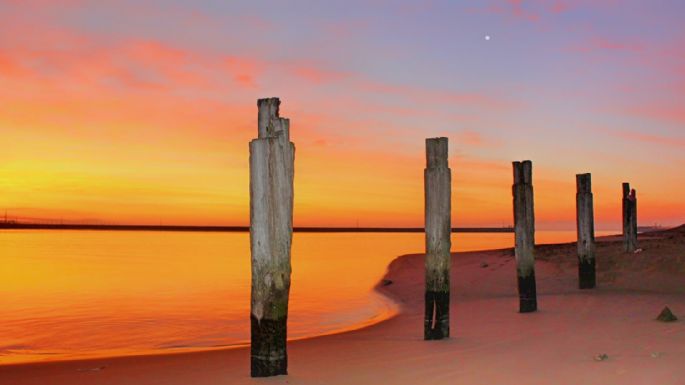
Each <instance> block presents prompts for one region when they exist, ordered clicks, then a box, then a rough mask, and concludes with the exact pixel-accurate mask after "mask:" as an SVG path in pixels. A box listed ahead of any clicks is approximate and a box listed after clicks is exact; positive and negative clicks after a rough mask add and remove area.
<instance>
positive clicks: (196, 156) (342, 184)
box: [0, 0, 685, 229]
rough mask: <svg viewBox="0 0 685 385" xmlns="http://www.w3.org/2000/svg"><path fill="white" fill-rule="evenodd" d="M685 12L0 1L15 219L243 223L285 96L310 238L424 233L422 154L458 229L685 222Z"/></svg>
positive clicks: (2, 132)
mask: <svg viewBox="0 0 685 385" xmlns="http://www.w3.org/2000/svg"><path fill="white" fill-rule="evenodd" d="M683 15H685V2H683V1H680V0H670V1H667V0H655V1H635V0H625V1H618V0H484V1H425V2H418V1H411V2H405V1H385V0H374V1H369V0H366V1H361V0H347V1H339V2H336V1H326V2H322V1H288V2H284V1H270V2H267V1H240V0H232V1H222V0H198V1H192V2H190V1H174V0H166V1H160V0H149V1H144V2H141V1H129V0H117V1H113V0H100V1H88V0H54V1H48V0H21V1H20V0H0V138H1V139H2V141H1V142H0V143H2V149H1V150H0V210H7V212H8V215H9V216H10V217H19V218H51V219H57V218H59V219H60V220H64V221H71V222H82V221H92V222H101V223H120V224H123V223H137V224H158V223H162V224H189V225H247V224H248V223H249V174H248V167H249V165H248V159H249V152H248V143H249V141H250V140H251V139H253V138H255V137H256V136H257V122H256V119H257V106H256V100H257V99H258V98H263V97H280V98H281V101H282V103H281V116H283V117H288V118H290V119H291V139H292V141H293V142H294V143H295V146H296V159H295V162H296V164H295V210H294V211H295V213H294V223H295V225H296V226H422V225H423V203H424V202H423V169H424V167H425V138H429V137H438V136H445V137H448V138H449V146H450V159H449V162H450V167H451V170H452V181H453V183H452V207H453V212H452V218H453V220H452V223H453V225H455V226H503V225H510V224H511V223H512V221H513V219H512V198H511V184H512V169H511V167H512V166H511V162H512V161H514V160H524V159H530V160H532V161H533V181H534V188H535V204H536V224H537V228H538V229H573V228H574V226H575V175H576V174H577V173H584V172H591V173H592V178H593V191H594V199H595V215H596V221H597V225H596V227H597V228H598V229H618V228H620V218H621V209H620V205H621V182H624V181H626V182H630V183H631V185H632V186H633V187H635V188H636V189H637V195H638V210H639V214H638V218H639V221H640V225H652V224H655V223H658V224H662V225H677V224H681V223H683V222H685V201H684V200H683V199H682V193H681V192H682V191H683V190H685V174H683V172H682V170H684V169H685V155H684V151H683V150H685V24H684V23H682V17H683Z"/></svg>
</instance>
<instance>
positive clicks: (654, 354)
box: [650, 352, 661, 358]
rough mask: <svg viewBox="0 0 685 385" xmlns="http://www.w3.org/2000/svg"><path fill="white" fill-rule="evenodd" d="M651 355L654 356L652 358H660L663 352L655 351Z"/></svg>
mask: <svg viewBox="0 0 685 385" xmlns="http://www.w3.org/2000/svg"><path fill="white" fill-rule="evenodd" d="M650 356H652V358H659V357H661V352H653V353H652V354H650Z"/></svg>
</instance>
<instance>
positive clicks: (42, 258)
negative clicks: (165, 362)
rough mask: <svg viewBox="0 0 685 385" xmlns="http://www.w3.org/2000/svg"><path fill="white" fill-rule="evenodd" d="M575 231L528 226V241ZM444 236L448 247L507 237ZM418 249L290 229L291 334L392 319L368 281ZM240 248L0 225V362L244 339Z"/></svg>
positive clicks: (413, 236)
mask: <svg viewBox="0 0 685 385" xmlns="http://www.w3.org/2000/svg"><path fill="white" fill-rule="evenodd" d="M606 233H607V232H605V233H602V232H598V234H597V235H602V234H606ZM575 236H576V235H575V231H538V232H537V233H536V241H537V243H555V242H563V241H573V240H575ZM452 237H453V238H452V244H453V251H467V250H482V249H492V248H504V247H512V246H513V242H514V239H513V238H514V237H513V234H511V233H457V234H453V236H452ZM423 247H424V236H423V234H422V233H295V234H294V238H293V250H292V269H293V272H292V287H291V294H290V310H289V320H288V334H289V338H306V337H312V336H317V335H323V334H329V333H335V332H340V331H345V330H351V329H356V328H360V327H363V326H366V325H369V324H373V323H376V322H379V321H381V320H383V319H386V318H388V317H390V316H392V315H393V314H395V313H396V311H397V307H396V305H395V304H394V303H393V302H392V301H390V300H389V299H387V298H385V297H383V296H381V295H379V294H377V293H376V292H375V291H373V287H374V285H376V283H377V282H378V281H379V279H380V278H381V277H382V276H383V274H384V273H385V270H386V268H387V266H388V264H389V263H390V261H392V260H393V259H394V258H396V257H397V256H399V255H402V254H408V253H417V252H422V251H423ZM249 250H250V241H249V233H240V232H236V233H200V232H153V231H150V232H147V231H64V230H62V231H59V230H58V231H55V230H35V231H33V230H8V231H0V364H9V363H19V362H34V361H46V360H64V359H76V358H86V357H102V356H118V355H131V354H155V353H164V352H176V351H187V350H198V349H212V348H222V347H229V346H241V345H245V344H247V343H248V342H249V332H250V331H249V327H250V322H249V301H250V253H249ZM512 274H514V273H513V272H512Z"/></svg>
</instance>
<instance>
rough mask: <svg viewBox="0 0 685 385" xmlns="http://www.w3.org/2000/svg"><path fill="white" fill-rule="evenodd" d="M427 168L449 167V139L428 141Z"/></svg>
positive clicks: (431, 139)
mask: <svg viewBox="0 0 685 385" xmlns="http://www.w3.org/2000/svg"><path fill="white" fill-rule="evenodd" d="M426 167H427V168H436V167H449V166H448V164H447V138H428V139H426Z"/></svg>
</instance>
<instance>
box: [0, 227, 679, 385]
mask: <svg viewBox="0 0 685 385" xmlns="http://www.w3.org/2000/svg"><path fill="white" fill-rule="evenodd" d="M641 247H642V248H643V249H644V251H642V252H640V253H637V254H625V253H623V252H622V251H621V244H620V242H619V241H616V240H613V239H606V240H604V241H603V242H601V243H600V244H599V245H598V288H597V289H595V290H585V291H580V290H577V289H576V286H577V281H576V265H575V245H574V244H565V245H551V246H542V247H538V248H537V256H538V260H537V262H536V275H537V278H538V295H539V298H538V301H539V307H540V311H539V312H537V313H529V314H519V313H517V309H518V299H517V295H516V286H515V279H516V277H515V263H514V260H513V256H512V251H511V250H494V251H485V252H470V253H457V254H453V255H452V258H453V270H452V283H453V285H452V293H453V295H452V305H451V311H452V312H451V317H452V324H451V328H452V330H451V331H452V338H450V339H448V340H444V341H431V342H425V341H423V340H422V336H423V320H422V315H423V314H422V312H423V258H422V255H405V256H402V257H399V258H398V259H396V260H395V261H393V262H392V264H391V265H390V266H389V267H388V272H387V274H386V276H385V277H384V279H389V280H392V282H393V283H392V284H391V285H388V286H381V285H379V287H378V288H377V290H379V291H381V292H382V293H384V294H385V295H388V296H390V297H391V298H393V299H394V300H396V301H397V302H398V303H399V304H400V305H401V309H402V310H401V312H400V314H399V315H398V316H396V317H394V318H392V319H390V320H387V321H385V322H382V323H380V324H377V325H374V326H371V327H368V328H365V329H361V330H357V331H352V332H347V333H343V334H338V335H332V336H326V337H320V338H313V339H309V340H302V341H295V342H292V343H290V344H289V359H290V365H289V371H290V375H288V376H281V377H276V378H269V379H251V378H250V377H249V352H248V350H246V349H234V350H223V351H209V352H200V353H184V354H176V355H164V356H145V357H122V358H109V359H96V360H84V361H72V362H53V363H41V364H26V365H14V366H2V367H0V384H2V385H5V384H11V385H22V384H40V385H49V384H57V385H60V384H69V385H73V384H98V385H106V384H132V385H142V384H145V385H148V384H150V385H152V384H167V385H174V384H193V385H202V384H255V383H273V384H286V383H287V384H457V383H458V384H574V385H576V384H685V366H683V365H682V364H683V362H685V323H684V322H683V321H677V322H672V323H660V322H657V321H655V320H654V318H655V317H656V316H657V315H658V314H659V312H660V311H661V309H662V308H663V307H664V305H668V306H669V307H670V308H671V309H672V310H673V312H674V313H675V314H676V315H678V316H681V318H685V279H684V278H685V263H684V260H685V232H684V231H683V230H682V229H678V230H675V231H670V232H662V233H659V234H658V235H654V234H652V235H645V236H642V237H641ZM601 354H606V357H607V359H606V360H602V361H597V360H596V359H595V357H596V356H598V355H601Z"/></svg>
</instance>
